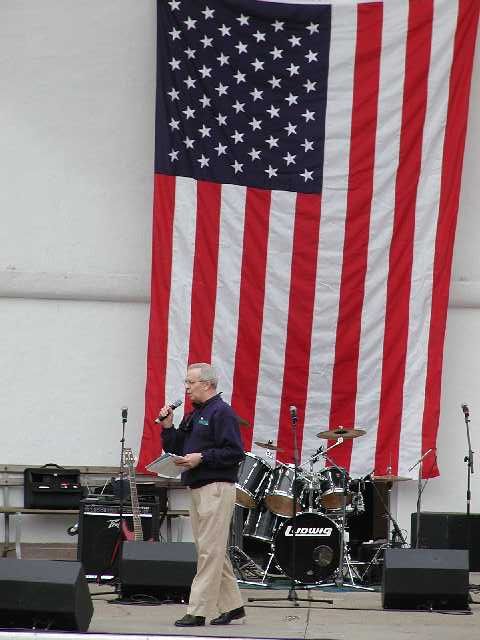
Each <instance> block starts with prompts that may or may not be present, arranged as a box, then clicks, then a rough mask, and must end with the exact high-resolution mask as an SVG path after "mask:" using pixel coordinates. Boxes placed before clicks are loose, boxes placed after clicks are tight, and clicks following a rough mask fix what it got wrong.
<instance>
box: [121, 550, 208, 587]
mask: <svg viewBox="0 0 480 640" xmlns="http://www.w3.org/2000/svg"><path fill="white" fill-rule="evenodd" d="M196 570H197V550H196V548H195V545H194V544H193V542H141V541H139V542H134V541H131V542H124V543H123V549H122V556H121V559H120V566H119V578H120V583H121V585H122V595H124V596H131V595H136V594H139V593H140V594H142V593H143V594H145V593H149V594H153V595H155V596H157V597H160V598H163V597H164V596H165V595H167V596H172V597H177V596H178V597H180V599H185V598H186V597H188V594H189V592H190V586H191V584H192V580H193V578H194V576H195V573H196Z"/></svg>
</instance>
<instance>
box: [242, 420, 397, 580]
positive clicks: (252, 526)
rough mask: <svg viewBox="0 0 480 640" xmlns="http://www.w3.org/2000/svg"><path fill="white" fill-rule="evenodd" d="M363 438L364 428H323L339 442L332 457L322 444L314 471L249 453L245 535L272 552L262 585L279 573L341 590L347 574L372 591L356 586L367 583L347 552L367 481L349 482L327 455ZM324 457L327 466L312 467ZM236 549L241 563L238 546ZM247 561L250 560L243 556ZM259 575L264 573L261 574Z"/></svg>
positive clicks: (270, 446)
mask: <svg viewBox="0 0 480 640" xmlns="http://www.w3.org/2000/svg"><path fill="white" fill-rule="evenodd" d="M365 433H366V432H365V430H363V429H357V428H352V429H344V428H342V427H340V428H339V429H336V430H327V431H321V432H320V433H319V434H317V435H318V437H319V438H325V439H328V440H330V441H335V444H333V445H332V446H331V447H329V449H327V450H326V452H324V451H323V450H322V447H320V449H319V450H318V451H316V452H315V453H314V454H313V455H311V456H310V458H309V460H308V469H305V468H302V467H295V465H294V464H286V463H283V462H279V461H277V462H276V463H275V464H273V462H272V463H269V462H268V461H267V460H265V459H264V458H263V457H261V456H258V455H255V454H253V453H251V452H248V453H246V454H245V459H244V461H243V462H242V463H241V465H240V469H239V477H238V482H237V485H236V504H237V505H238V506H240V507H244V508H245V509H247V510H248V514H247V517H246V520H245V523H244V527H243V537H244V538H247V539H250V540H256V541H259V542H262V543H263V545H262V546H264V545H266V547H267V553H266V555H267V556H268V558H266V559H265V563H264V569H263V576H262V581H261V582H262V584H264V585H265V586H266V584H265V579H266V577H267V575H275V572H277V575H278V573H279V574H280V575H285V576H286V577H289V578H290V579H291V580H292V582H295V583H296V584H299V585H305V588H308V587H309V586H313V585H318V584H320V583H321V584H322V585H323V584H325V583H327V582H331V584H332V585H337V586H341V585H342V584H343V579H344V575H345V574H348V576H349V577H350V586H355V587H357V588H362V589H363V588H366V587H363V586H358V585H356V584H355V578H357V579H358V581H361V579H362V576H361V575H360V574H359V573H358V571H357V570H356V569H355V566H354V564H355V563H352V561H351V557H350V553H349V547H348V526H349V521H350V519H351V518H355V517H356V516H357V515H360V514H362V513H364V511H365V507H364V499H363V493H362V491H363V490H364V482H365V479H364V478H360V479H353V478H351V477H350V476H349V474H348V472H347V471H346V470H345V469H342V468H340V467H337V466H336V465H335V464H334V463H332V462H331V461H330V459H329V458H328V453H327V452H328V451H330V449H332V448H334V447H335V446H339V445H340V444H342V443H343V442H344V441H345V440H348V439H353V438H357V437H360V436H363V435H364V434H365ZM255 444H256V445H257V446H258V447H260V448H261V449H265V450H266V451H267V453H270V456H271V455H272V453H271V452H274V451H276V452H277V453H280V452H281V451H282V450H281V449H280V448H279V447H277V446H276V445H275V444H274V443H273V442H272V441H268V442H255ZM322 457H324V459H325V465H326V466H325V468H323V469H321V470H318V471H316V470H314V465H315V464H316V463H317V462H318V461H319V460H320V459H321V458H322ZM375 479H376V480H382V481H385V482H394V481H395V480H397V479H399V478H398V477H396V476H393V475H391V474H387V475H385V476H377V477H376V478H375ZM294 536H295V538H296V543H295V541H294V549H295V552H294V553H293V552H292V538H293V537H294ZM233 548H234V549H236V551H237V556H236V558H237V559H238V552H239V549H238V547H231V549H233ZM293 556H295V557H294V558H293ZM243 558H244V559H245V558H246V559H249V557H248V555H247V554H245V553H243ZM246 564H249V563H248V562H247V563H246ZM251 564H253V566H254V567H256V566H257V565H256V564H255V563H254V562H251ZM234 566H235V564H234ZM237 568H238V563H237ZM257 569H258V567H257ZM240 573H241V572H240ZM260 575H261V574H260V573H259V571H258V572H257V573H256V577H260ZM242 577H243V576H241V578H242Z"/></svg>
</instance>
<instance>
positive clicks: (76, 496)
mask: <svg viewBox="0 0 480 640" xmlns="http://www.w3.org/2000/svg"><path fill="white" fill-rule="evenodd" d="M83 495H84V487H82V485H81V483H80V470H79V469H65V468H64V467H60V466H58V465H57V464H54V463H52V462H49V463H48V464H45V465H44V466H43V467H30V468H27V469H25V471H24V506H25V508H26V509H78V507H79V505H80V500H81V499H82V498H83Z"/></svg>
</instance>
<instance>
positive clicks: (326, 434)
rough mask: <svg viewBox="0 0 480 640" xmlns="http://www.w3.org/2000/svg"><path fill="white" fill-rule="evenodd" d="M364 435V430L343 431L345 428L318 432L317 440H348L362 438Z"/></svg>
mask: <svg viewBox="0 0 480 640" xmlns="http://www.w3.org/2000/svg"><path fill="white" fill-rule="evenodd" d="M366 433H367V432H366V431H365V429H356V428H354V429H345V427H338V428H337V429H331V430H328V431H320V433H317V438H327V440H338V439H339V438H343V439H344V440H350V439H351V438H358V437H359V436H364V435H365V434H366Z"/></svg>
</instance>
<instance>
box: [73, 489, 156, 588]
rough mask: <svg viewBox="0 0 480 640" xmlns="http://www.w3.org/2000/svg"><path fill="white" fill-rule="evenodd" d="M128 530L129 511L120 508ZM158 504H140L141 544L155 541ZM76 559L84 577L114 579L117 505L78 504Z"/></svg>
mask: <svg viewBox="0 0 480 640" xmlns="http://www.w3.org/2000/svg"><path fill="white" fill-rule="evenodd" d="M122 517H124V519H125V522H126V524H127V526H128V528H129V529H130V530H131V531H133V519H132V507H131V505H130V504H128V503H127V504H125V505H124V506H123V511H122ZM159 517H160V515H159V505H158V502H151V501H149V502H146V503H144V502H140V522H141V525H142V531H143V538H144V540H158V528H159ZM78 524H79V526H78V548H77V559H78V560H80V562H81V563H82V564H83V567H84V569H85V574H86V575H87V576H92V575H93V576H98V575H102V576H117V575H118V563H119V560H120V551H121V545H120V544H119V540H120V535H119V533H120V505H119V503H118V502H116V501H110V502H103V501H95V500H91V499H86V500H82V502H81V504H80V515H79V523H78Z"/></svg>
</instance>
